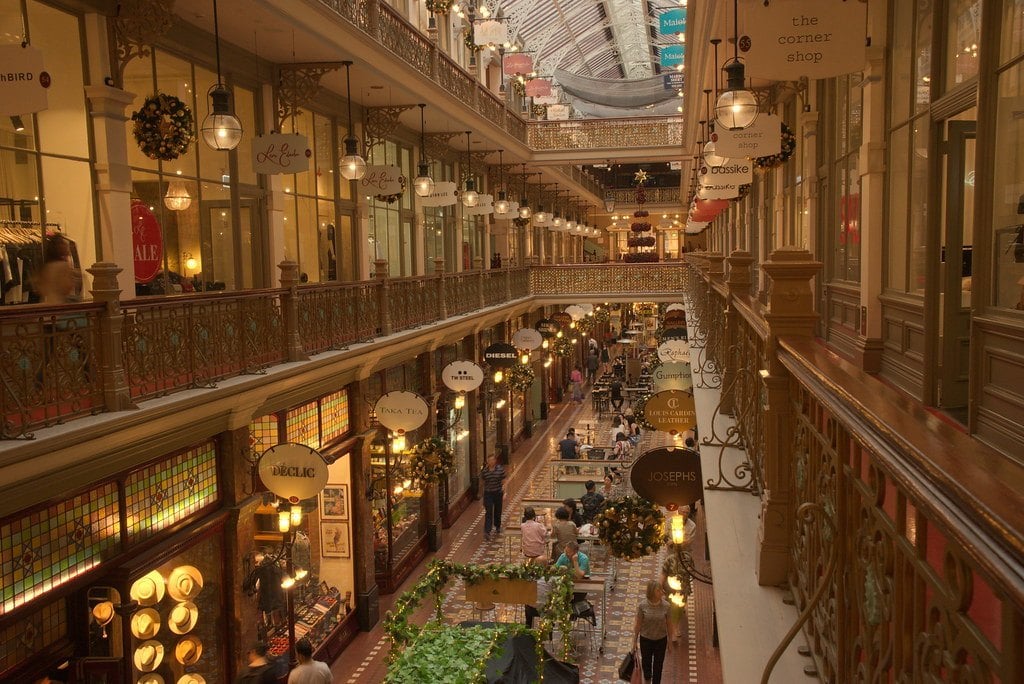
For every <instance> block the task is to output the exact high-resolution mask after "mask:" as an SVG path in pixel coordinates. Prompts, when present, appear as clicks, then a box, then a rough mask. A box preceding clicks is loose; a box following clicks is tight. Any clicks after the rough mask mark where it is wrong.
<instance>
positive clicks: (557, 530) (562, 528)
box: [551, 506, 578, 559]
mask: <svg viewBox="0 0 1024 684" xmlns="http://www.w3.org/2000/svg"><path fill="white" fill-rule="evenodd" d="M577 534H578V530H577V528H576V524H575V523H573V521H572V520H570V513H569V509H567V508H566V507H565V506H559V507H558V510H556V511H555V522H553V523H552V524H551V536H552V538H553V539H554V540H555V543H554V544H552V545H551V557H552V558H554V559H557V558H558V557H559V556H561V555H562V551H564V550H565V546H566V544H568V543H569V542H575V541H576V536H577Z"/></svg>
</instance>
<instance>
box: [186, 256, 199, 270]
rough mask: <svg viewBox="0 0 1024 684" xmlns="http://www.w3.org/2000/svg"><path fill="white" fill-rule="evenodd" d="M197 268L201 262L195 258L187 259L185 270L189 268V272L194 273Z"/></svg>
mask: <svg viewBox="0 0 1024 684" xmlns="http://www.w3.org/2000/svg"><path fill="white" fill-rule="evenodd" d="M197 266H199V262H198V261H196V260H195V258H194V257H189V258H188V259H185V268H187V269H188V270H190V271H194V270H196V267H197Z"/></svg>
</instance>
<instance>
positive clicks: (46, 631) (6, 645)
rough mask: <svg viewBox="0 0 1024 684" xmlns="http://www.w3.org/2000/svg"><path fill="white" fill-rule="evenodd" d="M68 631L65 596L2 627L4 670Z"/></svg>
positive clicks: (0, 656)
mask: <svg viewBox="0 0 1024 684" xmlns="http://www.w3.org/2000/svg"><path fill="white" fill-rule="evenodd" d="M67 633H68V611H67V605H66V604H65V602H64V599H58V600H57V601H53V602H52V603H47V604H46V605H44V606H41V607H40V608H39V609H38V610H34V611H32V612H31V613H29V614H28V615H26V616H24V617H22V618H21V619H19V620H18V621H16V622H12V623H11V624H9V625H7V627H5V628H4V629H3V630H0V673H3V672H6V671H8V670H10V669H11V668H13V667H15V666H16V665H19V664H21V663H23V662H25V661H27V660H29V659H30V658H32V656H34V655H35V654H37V653H40V652H42V651H43V650H44V649H46V647H48V646H51V645H53V644H55V643H57V642H58V641H60V640H61V639H63V638H65V637H66V636H67Z"/></svg>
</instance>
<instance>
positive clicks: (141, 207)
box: [132, 200, 164, 283]
mask: <svg viewBox="0 0 1024 684" xmlns="http://www.w3.org/2000/svg"><path fill="white" fill-rule="evenodd" d="M132 253H133V254H134V256H135V282H137V283H148V282H149V281H151V280H153V278H156V274H157V273H159V272H160V269H161V268H163V265H164V239H163V235H162V234H161V232H160V222H159V221H157V219H156V214H154V213H153V212H152V210H150V208H149V207H148V206H147V205H146V203H145V202H143V201H142V200H132Z"/></svg>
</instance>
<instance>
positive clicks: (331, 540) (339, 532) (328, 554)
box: [320, 522, 352, 558]
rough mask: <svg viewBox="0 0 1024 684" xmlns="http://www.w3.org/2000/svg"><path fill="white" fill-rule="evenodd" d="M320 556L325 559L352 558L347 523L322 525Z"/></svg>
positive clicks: (323, 523) (325, 523)
mask: <svg viewBox="0 0 1024 684" xmlns="http://www.w3.org/2000/svg"><path fill="white" fill-rule="evenodd" d="M320 554H321V555H322V556H323V557H324V558H351V557H352V547H351V545H350V543H349V538H348V523H347V522H321V523H320Z"/></svg>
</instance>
